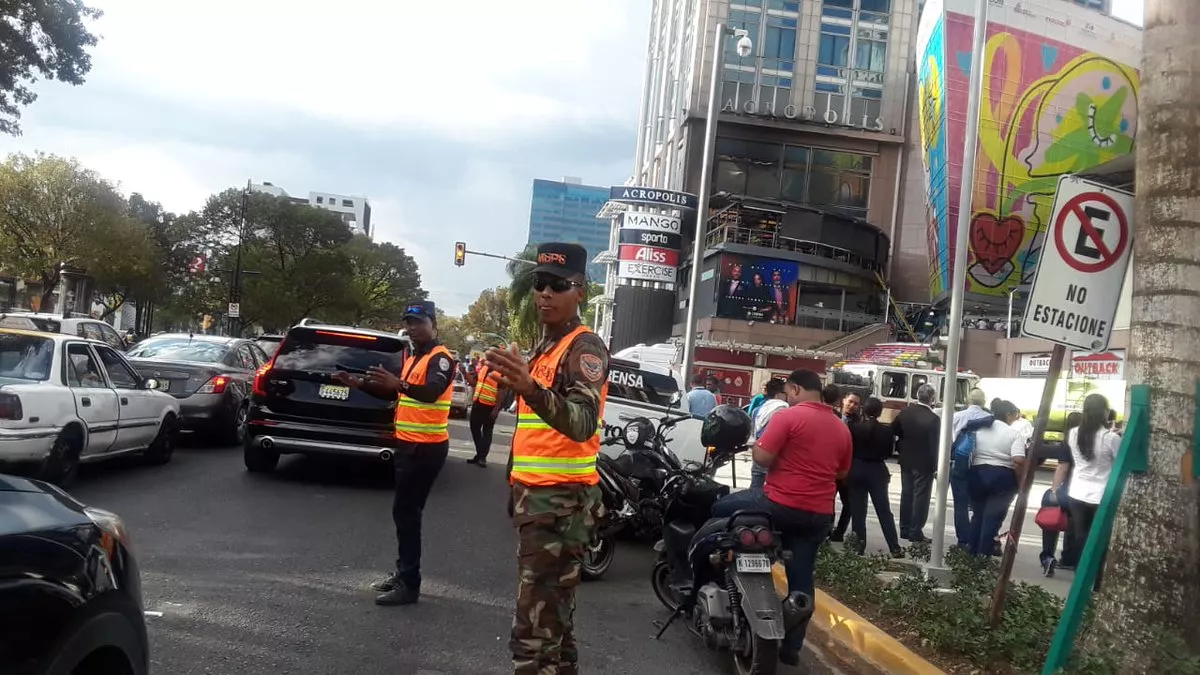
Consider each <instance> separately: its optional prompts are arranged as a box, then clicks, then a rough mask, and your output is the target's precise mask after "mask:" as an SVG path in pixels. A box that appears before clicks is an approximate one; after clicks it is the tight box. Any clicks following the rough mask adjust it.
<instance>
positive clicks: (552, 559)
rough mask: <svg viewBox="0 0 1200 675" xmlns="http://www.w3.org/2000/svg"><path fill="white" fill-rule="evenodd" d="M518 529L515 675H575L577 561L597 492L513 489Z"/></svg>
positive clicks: (597, 507) (598, 509) (591, 524)
mask: <svg viewBox="0 0 1200 675" xmlns="http://www.w3.org/2000/svg"><path fill="white" fill-rule="evenodd" d="M512 505H513V525H514V526H515V527H516V528H517V533H518V540H519V543H518V544H517V569H518V574H519V581H518V585H517V607H516V612H515V613H514V615H513V627H512V639H511V640H510V641H509V647H510V648H511V649H512V654H513V673H514V675H576V674H577V673H578V672H579V649H578V647H577V646H576V644H575V636H574V634H573V625H572V623H573V619H574V615H575V587H576V586H578V585H579V582H580V580H581V578H580V562H581V560H582V558H583V555H584V552H585V551H586V550H587V546H588V544H589V543H590V541H591V537H592V532H593V530H594V529H595V526H596V521H597V519H598V518H600V517H601V516H603V510H604V506H603V504H602V502H601V501H600V489H599V488H597V487H595V486H592V485H579V484H574V485H556V486H552V487H529V486H527V485H522V484H521V483H514V484H513V486H512Z"/></svg>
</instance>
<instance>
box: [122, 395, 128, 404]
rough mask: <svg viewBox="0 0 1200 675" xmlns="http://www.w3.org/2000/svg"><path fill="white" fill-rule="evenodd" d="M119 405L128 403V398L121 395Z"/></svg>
mask: <svg viewBox="0 0 1200 675" xmlns="http://www.w3.org/2000/svg"><path fill="white" fill-rule="evenodd" d="M121 405H129V399H127V398H125V397H124V396H122V397H121Z"/></svg>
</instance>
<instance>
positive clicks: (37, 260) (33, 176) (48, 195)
mask: <svg viewBox="0 0 1200 675" xmlns="http://www.w3.org/2000/svg"><path fill="white" fill-rule="evenodd" d="M2 67H3V66H0V68H2ZM125 210H126V204H125V200H124V198H122V197H121V195H120V194H119V193H118V192H117V191H116V189H115V188H114V187H113V186H112V185H110V184H109V183H108V182H107V181H105V180H104V179H102V178H100V176H99V175H97V174H96V173H95V172H93V171H89V170H88V169H85V168H83V167H82V166H80V165H79V163H78V162H76V161H75V160H73V159H64V158H62V157H56V156H54V155H45V154H40V153H39V154H35V155H32V156H30V155H22V154H16V155H11V156H9V158H8V159H7V161H5V162H4V163H3V164H0V260H3V261H4V265H5V267H6V268H7V270H8V271H9V272H10V273H12V274H14V275H16V276H20V277H21V278H23V279H27V280H36V281H38V282H39V283H40V284H41V293H42V296H41V309H43V310H47V311H48V310H50V309H52V308H51V307H50V299H51V297H52V295H53V293H54V291H55V289H56V288H57V287H58V282H59V278H60V277H59V266H60V265H61V264H62V263H64V262H66V263H71V264H82V262H83V261H84V260H85V259H86V258H87V257H88V256H87V252H88V250H89V248H90V246H91V244H90V241H89V239H90V236H91V235H92V234H93V233H96V232H101V231H104V230H106V229H108V228H115V227H118V225H117V224H118V222H121V221H123V220H124V219H125Z"/></svg>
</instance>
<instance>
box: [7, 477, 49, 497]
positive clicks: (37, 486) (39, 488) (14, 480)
mask: <svg viewBox="0 0 1200 675" xmlns="http://www.w3.org/2000/svg"><path fill="white" fill-rule="evenodd" d="M0 492H42V493H45V494H54V493H56V492H57V491H56V490H55V489H54V488H52V487H50V486H49V485H47V484H45V483H43V482H42V481H40V480H29V479H28V478H21V477H20V476H12V475H9V474H7V473H0Z"/></svg>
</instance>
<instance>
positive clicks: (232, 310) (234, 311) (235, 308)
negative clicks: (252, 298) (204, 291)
mask: <svg viewBox="0 0 1200 675" xmlns="http://www.w3.org/2000/svg"><path fill="white" fill-rule="evenodd" d="M226 314H227V315H228V316H229V318H231V319H239V318H241V316H242V303H240V302H231V303H229V311H228V312H227V313H226Z"/></svg>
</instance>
